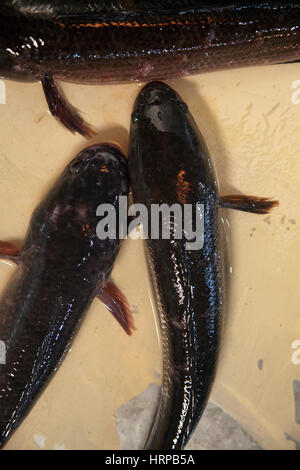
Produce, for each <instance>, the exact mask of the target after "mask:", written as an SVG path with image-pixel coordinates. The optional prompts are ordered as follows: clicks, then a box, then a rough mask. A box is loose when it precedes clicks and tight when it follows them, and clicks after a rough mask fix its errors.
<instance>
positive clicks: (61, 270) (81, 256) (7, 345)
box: [0, 144, 134, 447]
mask: <svg viewBox="0 0 300 470" xmlns="http://www.w3.org/2000/svg"><path fill="white" fill-rule="evenodd" d="M128 188H129V179H128V168H127V163H126V159H125V157H124V156H123V154H122V153H121V151H120V150H119V149H118V147H117V146H116V145H113V144H95V145H92V146H89V147H87V148H85V149H84V150H82V151H81V152H80V153H79V154H78V155H77V156H76V157H75V158H74V159H73V160H72V161H71V162H70V163H69V164H68V166H67V167H66V168H65V170H64V171H63V173H62V174H61V176H60V177H59V178H58V179H57V180H56V182H55V184H54V186H53V187H52V188H51V190H50V191H49V192H48V194H47V195H46V196H45V197H44V199H43V200H42V202H41V203H40V204H39V205H38V207H37V208H36V209H35V210H34V212H33V214H32V218H31V221H30V224H29V228H28V232H27V235H26V237H25V241H24V244H23V246H22V248H21V249H20V248H19V247H18V246H16V245H15V244H13V243H11V242H9V241H2V242H0V257H2V258H5V259H8V260H11V261H13V262H16V263H17V265H18V268H17V269H16V271H15V272H14V274H13V276H12V278H11V279H10V280H9V282H8V285H7V287H6V289H5V290H4V293H3V295H2V296H1V299H0V342H1V345H2V350H3V349H4V351H5V354H4V359H3V357H1V361H0V447H3V446H4V444H5V443H6V442H7V440H8V439H9V438H10V437H11V435H12V433H13V432H14V431H15V430H16V429H17V427H18V426H19V425H20V424H21V423H22V421H23V420H24V418H25V417H26V415H27V414H28V412H29V411H30V409H31V408H32V406H33V405H34V403H35V402H36V400H37V398H38V397H39V396H40V394H41V393H42V392H43V390H44V388H45V386H46V385H47V384H48V383H49V381H50V380H51V378H52V377H53V375H54V373H55V371H56V370H57V368H58V367H59V365H60V364H61V362H62V361H63V359H64V357H65V354H66V353H67V351H68V350H69V348H70V345H71V343H72V341H73V339H74V337H75V335H76V332H77V331H78V329H79V327H80V325H81V324H82V321H83V318H84V315H85V313H86V311H87V310H88V308H89V306H90V305H91V303H92V301H93V299H95V298H96V297H98V298H99V299H100V300H101V301H102V302H103V303H104V305H106V306H107V308H108V309H109V310H110V312H111V313H112V315H113V316H114V317H115V319H116V320H117V321H118V322H119V323H120V325H121V326H122V327H123V329H124V330H125V332H126V333H127V334H128V335H131V333H132V331H133V329H134V324H133V319H132V315H131V312H130V308H129V305H128V301H127V299H126V298H125V296H124V295H123V293H122V292H121V291H120V290H119V289H118V287H117V286H116V285H115V284H114V283H113V282H112V281H111V279H110V275H111V271H112V268H113V265H114V263H115V260H116V257H117V255H118V252H119V250H120V244H121V238H120V237H119V232H117V233H116V238H106V239H105V238H104V237H102V238H99V237H98V235H97V233H98V232H97V225H98V223H99V220H100V221H101V220H103V218H102V219H101V218H99V217H98V216H97V214H96V211H97V207H98V206H100V205H101V204H110V205H111V207H113V208H115V211H116V214H118V211H119V205H118V199H119V196H126V195H127V193H128ZM3 347H4V348H3Z"/></svg>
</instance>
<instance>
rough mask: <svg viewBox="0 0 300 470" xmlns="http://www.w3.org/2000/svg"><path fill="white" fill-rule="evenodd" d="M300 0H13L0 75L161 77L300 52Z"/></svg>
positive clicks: (0, 36) (90, 79)
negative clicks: (83, 0)
mask: <svg viewBox="0 0 300 470" xmlns="http://www.w3.org/2000/svg"><path fill="white" fill-rule="evenodd" d="M299 25H300V6H299V5H297V4H296V3H295V2H287V3H286V2H280V1H273V2H272V1H266V2H257V3H256V4H251V3H249V2H235V3H232V2H228V1H227V2H226V1H223V2H221V1H219V2H212V3H208V2H201V1H195V0H191V1H185V2H181V1H174V2H170V1H168V0H162V1H160V2H158V1H157V0H152V1H150V2H145V1H139V0H136V1H129V0H122V1H115V2H109V5H107V2H104V1H99V0H98V1H94V2H82V1H79V2H70V1H66V2H58V1H57V2H50V1H49V0H48V1H37V0H35V1H27V2H26V1H23V0H19V1H12V0H6V1H5V2H4V3H3V5H2V6H1V7H0V31H1V33H0V76H2V77H6V78H12V79H17V78H18V76H19V78H20V79H21V80H25V79H28V80H42V78H43V77H44V76H45V75H52V76H54V77H56V78H58V79H60V80H66V81H72V82H78V83H102V82H105V83H109V82H111V83H114V82H124V81H131V80H141V81H143V80H146V81H149V80H156V79H166V78H170V77H176V76H180V75H190V74H193V73H200V72H207V71H210V70H220V69H226V68H233V67H242V66H251V65H265V64H274V63H280V62H288V61H295V60H298V59H299V58H300V30H299Z"/></svg>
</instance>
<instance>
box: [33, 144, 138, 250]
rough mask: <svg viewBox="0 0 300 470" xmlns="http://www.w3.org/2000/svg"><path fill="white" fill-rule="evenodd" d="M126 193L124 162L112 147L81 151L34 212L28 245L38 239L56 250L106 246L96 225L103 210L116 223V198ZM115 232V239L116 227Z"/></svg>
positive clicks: (121, 156)
mask: <svg viewBox="0 0 300 470" xmlns="http://www.w3.org/2000/svg"><path fill="white" fill-rule="evenodd" d="M128 190H129V177H128V169H127V161H126V158H125V157H124V155H123V154H122V153H121V151H120V149H119V148H118V147H117V146H116V145H113V144H97V145H92V146H89V147H87V148H85V149H84V150H82V151H81V152H80V153H79V154H78V155H77V156H76V158H74V159H73V160H72V161H71V163H70V164H69V165H68V166H67V167H66V168H65V170H64V172H63V173H62V175H61V177H60V178H59V179H58V180H57V182H56V184H55V185H54V187H53V188H52V190H50V191H49V193H48V195H47V196H46V198H45V199H44V200H43V201H42V203H41V204H40V205H39V206H38V208H37V209H36V211H35V213H34V215H33V218H32V222H31V232H32V233H35V236H34V234H33V235H32V236H31V240H32V242H34V238H35V237H38V238H39V239H40V240H42V241H41V242H42V243H45V240H46V239H48V240H52V241H53V243H55V244H56V245H57V247H59V246H61V247H62V246H64V245H65V246H67V247H70V246H72V244H73V248H74V249H76V250H78V249H80V246H81V247H83V250H84V249H86V247H87V246H95V247H97V246H99V245H101V246H104V245H105V244H108V245H109V244H110V241H109V240H104V241H103V239H99V236H98V232H97V226H98V223H99V222H100V221H101V220H102V219H103V218H104V216H106V215H107V213H106V211H108V212H109V215H111V214H112V216H111V218H110V219H108V221H109V222H111V223H115V224H118V223H119V197H120V196H125V197H126V196H127V194H128ZM99 207H100V210H99ZM101 208H102V209H103V210H102V211H101ZM125 222H126V223H127V212H126V221H125ZM115 230H116V235H117V236H116V239H117V238H118V233H119V232H118V225H117V226H116V227H115ZM108 238H109V237H108ZM102 242H103V243H102ZM55 249H56V248H55ZM57 249H58V248H57ZM66 249H67V248H66Z"/></svg>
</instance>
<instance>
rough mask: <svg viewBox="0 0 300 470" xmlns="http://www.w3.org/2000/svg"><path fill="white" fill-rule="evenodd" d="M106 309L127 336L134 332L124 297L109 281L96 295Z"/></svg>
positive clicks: (131, 318)
mask: <svg viewBox="0 0 300 470" xmlns="http://www.w3.org/2000/svg"><path fill="white" fill-rule="evenodd" d="M97 297H99V299H100V300H101V302H103V303H104V305H105V306H106V308H107V309H108V310H109V311H110V312H111V313H112V314H113V316H114V317H115V319H116V320H117V321H118V322H119V323H120V325H121V327H122V328H123V329H124V330H125V332H126V333H127V334H128V335H131V334H132V330H135V327H134V321H133V317H132V314H131V311H130V307H129V305H128V302H127V299H126V297H125V296H124V295H123V294H122V292H121V291H120V290H119V289H118V287H117V286H116V285H115V284H114V283H113V282H111V281H109V282H107V284H106V285H105V287H104V288H103V289H102V290H101V292H100V293H99V294H98V295H97Z"/></svg>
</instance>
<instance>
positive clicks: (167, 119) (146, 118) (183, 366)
mask: <svg viewBox="0 0 300 470" xmlns="http://www.w3.org/2000/svg"><path fill="white" fill-rule="evenodd" d="M128 164H129V172H130V178H131V181H132V192H133V200H134V203H143V204H145V205H146V206H147V207H148V208H149V210H150V207H151V205H152V204H162V203H167V204H169V205H172V204H173V203H185V204H193V206H195V204H196V203H199V204H205V206H204V207H205V215H204V220H205V227H204V233H205V241H204V247H203V249H202V250H190V251H189V250H187V249H186V245H185V243H186V240H185V239H182V240H174V239H171V240H161V239H159V240H151V239H148V240H146V253H147V260H148V266H149V274H150V278H151V281H152V286H153V292H154V298H156V299H157V305H158V311H159V315H160V318H161V335H162V344H163V383H162V392H161V398H160V404H159V408H158V411H157V414H156V419H155V421H154V424H153V427H152V429H151V432H150V435H149V438H148V440H147V443H146V448H147V449H182V448H183V447H184V445H185V444H186V442H187V441H188V439H189V436H190V435H191V433H192V431H193V429H194V428H195V426H196V424H197V422H198V420H199V419H200V416H201V414H202V412H203V410H204V407H205V405H206V401H207V399H208V396H209V392H210V389H211V385H212V382H213V378H214V375H215V369H216V361H217V356H218V351H219V344H220V335H221V326H222V308H223V258H222V252H221V249H220V240H219V225H220V221H219V217H218V210H217V203H216V201H217V185H216V179H215V175H214V171H213V168H212V166H211V163H210V159H209V154H208V151H207V147H206V144H205V142H204V139H203V137H202V136H201V134H200V132H199V130H198V129H197V127H196V125H195V123H194V120H193V118H192V116H191V115H190V113H189V112H188V109H187V107H186V105H185V104H184V103H183V102H182V101H181V99H180V97H179V96H178V95H177V93H176V92H175V91H173V90H172V89H171V88H170V87H168V86H167V85H165V84H163V83H159V82H158V83H156V82H152V83H150V84H148V85H146V87H144V89H143V90H142V92H141V93H140V94H139V96H138V98H137V100H136V103H135V107H134V112H133V118H132V124H131V133H130V148H129V159H128ZM172 227H173V226H172ZM173 230H174V227H173ZM173 237H174V232H173Z"/></svg>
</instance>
